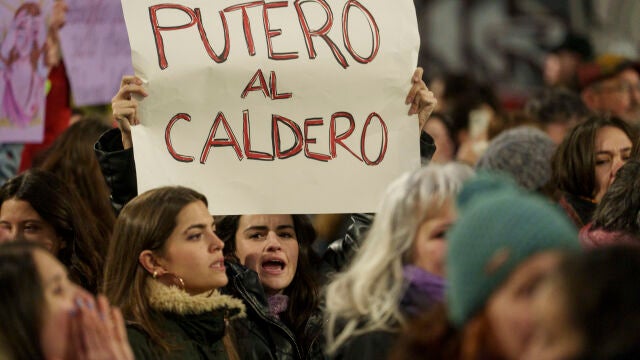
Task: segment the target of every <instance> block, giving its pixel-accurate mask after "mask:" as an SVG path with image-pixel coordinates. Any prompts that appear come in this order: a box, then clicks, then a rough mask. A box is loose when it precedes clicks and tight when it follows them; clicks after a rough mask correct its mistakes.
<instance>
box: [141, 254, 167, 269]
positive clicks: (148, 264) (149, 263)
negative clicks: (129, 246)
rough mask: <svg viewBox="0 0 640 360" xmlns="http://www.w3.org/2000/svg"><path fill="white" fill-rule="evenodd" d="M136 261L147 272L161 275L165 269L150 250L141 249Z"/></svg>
mask: <svg viewBox="0 0 640 360" xmlns="http://www.w3.org/2000/svg"><path fill="white" fill-rule="evenodd" d="M138 262H139V263H140V265H142V267H143V268H144V269H145V270H147V271H148V272H149V274H154V273H155V274H156V275H162V274H164V273H165V272H166V270H165V269H164V268H163V267H162V265H160V263H159V262H158V258H157V257H156V255H155V254H154V253H153V251H151V250H143V251H142V252H141V253H140V256H138Z"/></svg>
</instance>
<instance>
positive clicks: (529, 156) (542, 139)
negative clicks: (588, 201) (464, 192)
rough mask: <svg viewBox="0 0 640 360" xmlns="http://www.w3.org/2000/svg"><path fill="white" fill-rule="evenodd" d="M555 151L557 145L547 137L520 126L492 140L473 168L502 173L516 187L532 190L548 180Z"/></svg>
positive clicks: (534, 129) (535, 130) (530, 128)
mask: <svg viewBox="0 0 640 360" xmlns="http://www.w3.org/2000/svg"><path fill="white" fill-rule="evenodd" d="M555 150H556V145H555V144H554V143H553V141H552V140H551V139H550V138H549V136H547V134H545V133H544V132H542V131H541V130H539V129H536V128H534V127H531V126H520V127H517V128H514V129H509V130H506V131H503V132H502V133H501V134H500V135H498V136H497V137H496V138H495V139H493V140H492V141H491V143H489V147H488V148H487V150H486V151H485V153H484V154H483V155H482V157H481V158H480V160H478V163H477V164H476V169H478V170H493V171H500V172H504V173H506V174H508V175H510V176H511V177H512V178H513V179H514V180H515V181H516V182H517V183H518V185H520V186H522V187H524V188H525V189H528V190H531V191H535V190H538V189H540V188H541V187H543V186H544V185H545V184H547V182H549V180H550V179H551V157H552V156H553V153H554V152H555Z"/></svg>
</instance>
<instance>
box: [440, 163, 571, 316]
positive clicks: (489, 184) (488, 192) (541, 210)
mask: <svg viewBox="0 0 640 360" xmlns="http://www.w3.org/2000/svg"><path fill="white" fill-rule="evenodd" d="M457 203H458V207H459V209H460V217H459V218H458V221H457V223H456V224H455V225H454V227H453V228H452V229H451V231H450V232H449V235H448V237H447V241H448V253H447V262H446V274H447V289H446V301H447V309H448V312H449V313H448V315H449V319H450V320H451V321H452V322H453V324H455V325H456V326H462V325H464V323H465V322H466V321H467V320H469V319H470V318H471V317H472V316H473V315H474V314H475V313H476V311H478V310H479V309H481V308H482V307H483V306H484V304H485V302H486V301H487V299H488V298H489V297H490V296H491V294H492V293H493V292H494V291H495V290H496V289H497V288H498V287H499V286H500V285H501V284H502V283H503V282H504V281H505V280H506V279H507V277H508V276H509V275H510V274H511V273H512V272H513V271H514V270H515V269H516V268H517V267H518V265H519V264H520V263H522V262H523V261H524V260H526V259H527V258H529V257H531V256H532V255H535V254H536V253H539V252H544V251H546V250H551V249H576V250H577V249H580V245H579V242H578V237H577V230H576V229H575V227H574V226H573V225H572V224H571V223H570V222H569V221H568V220H567V218H566V215H564V214H563V213H562V211H560V210H559V209H558V208H557V207H554V206H553V205H552V204H551V203H549V202H547V201H546V200H544V199H542V198H540V197H538V196H537V195H534V194H530V193H526V192H524V191H522V190H519V189H518V188H517V187H515V186H513V185H511V184H509V183H508V182H505V181H503V180H500V178H496V177H495V176H493V175H488V174H479V175H478V176H476V178H474V179H472V180H471V181H470V182H469V183H468V184H466V185H465V186H464V187H463V189H462V192H461V194H460V196H459V198H458V200H457Z"/></svg>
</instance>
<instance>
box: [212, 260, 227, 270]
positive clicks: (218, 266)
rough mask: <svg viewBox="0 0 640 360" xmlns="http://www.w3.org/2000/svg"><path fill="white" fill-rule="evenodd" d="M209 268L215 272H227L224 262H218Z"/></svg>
mask: <svg viewBox="0 0 640 360" xmlns="http://www.w3.org/2000/svg"><path fill="white" fill-rule="evenodd" d="M209 267H210V268H212V269H213V270H218V271H224V270H225V267H224V260H220V261H216V262H214V263H213V264H211V265H210V266H209Z"/></svg>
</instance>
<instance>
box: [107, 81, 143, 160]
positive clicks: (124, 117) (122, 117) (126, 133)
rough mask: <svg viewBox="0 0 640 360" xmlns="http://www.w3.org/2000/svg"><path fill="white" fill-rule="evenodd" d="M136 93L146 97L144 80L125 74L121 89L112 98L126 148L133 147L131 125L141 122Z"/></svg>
mask: <svg viewBox="0 0 640 360" xmlns="http://www.w3.org/2000/svg"><path fill="white" fill-rule="evenodd" d="M135 95H137V96H142V97H145V96H147V95H148V94H147V91H146V90H145V89H144V87H143V86H142V80H140V79H139V78H137V77H135V76H130V75H129V76H124V77H123V78H122V81H121V82H120V90H118V93H117V94H116V96H114V97H113V99H111V109H112V112H113V117H114V119H116V121H117V122H118V128H120V133H121V135H122V146H123V147H124V148H125V149H130V148H131V147H133V141H132V140H131V126H132V125H138V124H140V119H139V118H138V100H136V99H135Z"/></svg>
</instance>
